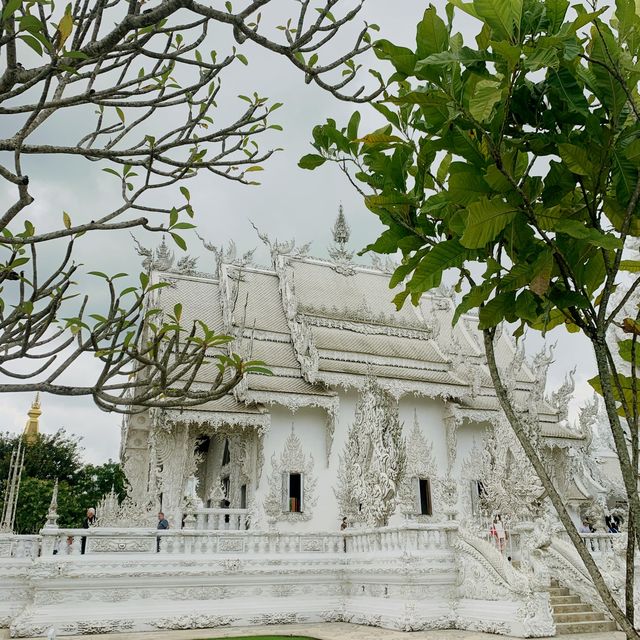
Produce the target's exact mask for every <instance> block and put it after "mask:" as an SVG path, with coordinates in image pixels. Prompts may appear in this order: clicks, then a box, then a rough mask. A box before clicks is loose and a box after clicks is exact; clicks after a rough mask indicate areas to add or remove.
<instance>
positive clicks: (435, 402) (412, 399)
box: [399, 396, 447, 475]
mask: <svg viewBox="0 0 640 640" xmlns="http://www.w3.org/2000/svg"><path fill="white" fill-rule="evenodd" d="M399 409H400V422H402V423H403V432H404V436H405V438H407V437H408V436H409V434H410V433H411V429H413V421H414V415H415V417H417V419H418V424H419V425H420V429H421V432H422V434H423V435H424V437H425V438H426V439H427V441H428V442H429V443H430V444H431V445H432V446H433V457H434V460H435V463H436V469H437V472H438V474H439V475H445V474H446V473H447V436H446V429H445V423H444V414H445V409H446V406H445V403H444V402H443V401H442V400H439V399H432V398H424V397H421V396H404V397H403V398H401V399H400V406H399ZM414 411H415V414H414Z"/></svg>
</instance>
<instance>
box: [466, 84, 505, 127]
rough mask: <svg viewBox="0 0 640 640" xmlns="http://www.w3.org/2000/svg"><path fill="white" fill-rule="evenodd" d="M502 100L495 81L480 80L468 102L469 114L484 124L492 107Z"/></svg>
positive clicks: (499, 89) (498, 85)
mask: <svg viewBox="0 0 640 640" xmlns="http://www.w3.org/2000/svg"><path fill="white" fill-rule="evenodd" d="M501 98H502V88H501V86H500V83H499V82H496V81H495V80H480V81H479V82H478V83H477V84H476V86H475V88H474V90H473V95H472V96H471V99H470V100H469V113H470V114H471V115H472V116H473V117H474V118H475V119H476V120H478V121H480V122H486V121H487V120H488V119H489V117H490V116H491V112H492V111H493V107H494V106H495V105H496V103H498V102H500V99H501Z"/></svg>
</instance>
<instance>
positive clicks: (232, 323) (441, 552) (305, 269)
mask: <svg viewBox="0 0 640 640" xmlns="http://www.w3.org/2000/svg"><path fill="white" fill-rule="evenodd" d="M332 233H333V244H332V245H331V246H330V247H329V251H328V255H329V257H328V258H314V257H311V256H310V255H309V246H308V245H304V246H302V247H300V246H297V245H296V243H295V242H293V241H290V242H279V241H276V240H272V239H270V238H269V237H268V236H267V235H264V234H262V233H259V237H260V238H261V240H262V241H263V242H264V243H265V245H266V246H267V248H268V249H269V253H270V264H269V265H268V266H266V267H260V266H255V265H254V264H253V252H251V251H250V252H247V253H245V254H244V255H240V254H239V252H238V251H237V249H236V247H235V245H233V244H232V245H231V246H230V247H229V248H228V249H226V250H222V249H219V248H216V247H213V246H211V245H207V244H206V243H205V246H206V247H207V248H208V249H210V250H211V251H212V252H213V253H214V255H215V267H214V269H213V273H210V274H207V273H201V272H199V271H198V270H197V265H196V261H195V260H194V259H192V258H189V257H186V258H183V259H181V260H180V261H179V262H177V263H176V261H175V257H174V256H173V254H172V252H171V251H170V250H169V249H168V247H167V245H166V243H165V242H164V241H163V242H162V244H161V245H160V246H159V247H158V248H157V249H155V250H147V249H144V248H143V247H141V246H139V247H138V249H139V253H140V254H141V255H143V257H144V267H145V268H146V269H147V270H148V272H149V274H150V276H151V279H152V281H153V282H166V283H169V285H168V286H164V287H162V288H159V289H157V290H156V292H155V295H156V298H155V299H154V300H153V301H152V302H151V304H152V305H153V307H152V308H159V309H161V310H164V312H165V313H166V314H168V313H172V312H173V310H174V307H175V305H177V304H181V305H182V318H181V322H182V323H183V325H184V326H185V327H190V326H191V324H192V323H193V322H194V321H195V320H200V321H202V322H204V323H205V324H206V325H207V326H208V327H209V328H210V329H213V330H215V331H216V332H218V333H220V334H222V335H227V336H231V337H232V338H233V340H232V341H231V342H230V343H228V348H229V350H230V352H231V353H237V354H239V355H240V356H242V357H243V358H244V359H245V360H260V361H264V362H265V363H266V366H267V367H268V368H269V370H270V372H271V375H265V374H263V373H258V372H255V373H250V374H249V375H247V376H246V377H245V378H244V379H243V380H242V381H241V383H240V384H239V385H238V386H236V387H235V388H234V389H233V391H232V392H231V393H229V394H228V395H226V396H224V397H222V398H220V399H218V400H216V401H212V402H209V403H207V404H205V405H202V406H198V407H194V408H183V409H181V410H177V409H176V410H160V409H153V410H143V409H142V408H141V407H135V406H134V407H133V408H134V410H135V412H134V413H133V414H132V415H130V416H129V417H128V418H127V419H125V421H124V422H123V424H122V449H121V456H122V462H123V466H124V471H125V473H126V476H127V478H128V481H129V495H128V497H127V498H126V499H125V500H124V501H123V502H122V503H119V502H118V499H117V496H116V495H115V493H114V492H113V491H112V492H111V493H110V494H108V495H107V496H105V498H104V499H103V500H102V501H101V502H100V503H99V504H98V505H96V507H97V509H96V511H97V513H96V515H97V523H96V526H94V527H91V528H89V529H79V530H74V529H61V528H59V527H58V525H57V493H56V491H55V490H54V492H53V495H52V498H51V506H50V509H49V512H48V514H47V521H46V524H45V523H43V524H44V526H43V528H42V530H41V531H40V534H39V535H37V536H15V535H12V534H6V535H0V572H2V576H3V580H2V581H0V626H2V625H4V626H7V627H10V632H11V635H12V637H32V636H36V635H40V636H42V635H46V633H47V632H48V631H49V632H50V630H51V629H52V628H53V629H54V631H57V632H59V633H61V634H70V635H73V634H87V633H106V632H132V631H154V632H157V631H162V630H166V629H194V628H217V627H227V626H232V625H233V626H245V625H284V624H286V625H290V624H295V625H296V626H295V627H290V626H286V627H284V628H282V627H280V628H277V629H276V630H275V631H274V632H275V633H276V634H277V633H283V634H285V635H290V634H291V633H294V634H296V635H301V636H305V635H314V633H313V631H312V629H309V628H308V627H304V626H297V625H306V624H318V623H333V622H350V623H357V624H364V625H370V626H378V627H385V628H390V629H399V630H404V631H417V630H426V629H466V630H473V631H485V632H490V633H496V634H503V635H507V636H511V637H513V636H516V637H548V636H551V635H554V634H555V633H575V634H576V637H582V636H581V635H580V634H583V633H587V632H590V631H611V630H613V629H615V628H616V625H615V623H614V622H613V621H612V620H611V618H610V616H609V614H608V610H607V608H606V607H605V606H604V605H603V603H602V600H600V598H599V596H598V594H597V592H596V589H595V587H594V584H593V582H592V581H591V578H590V577H589V574H588V572H587V571H586V570H585V567H584V565H583V563H582V560H581V559H580V557H579V556H578V554H577V552H576V551H575V549H574V547H573V546H571V545H570V544H568V543H567V540H566V534H567V532H566V530H565V529H564V528H563V527H562V525H561V524H560V523H559V521H558V519H557V516H556V515H555V512H554V511H553V509H551V508H550V506H549V503H548V500H546V498H545V495H544V492H543V490H542V487H541V485H540V483H539V481H538V480H537V476H536V474H535V473H534V472H533V469H532V468H531V466H530V464H529V462H528V460H527V459H526V457H525V456H524V453H523V451H522V449H521V447H520V445H519V443H518V442H517V441H516V439H515V436H514V434H513V432H512V430H511V427H510V426H509V425H508V423H507V422H506V419H505V416H504V414H503V412H502V411H501V409H500V407H499V403H498V400H497V398H496V395H495V392H494V389H493V386H492V384H491V379H490V376H489V371H488V368H487V365H486V361H485V357H484V350H483V344H482V340H481V333H480V332H479V330H478V326H477V325H478V318H477V316H475V315H474V314H471V313H467V314H462V315H461V316H460V318H459V319H458V320H457V322H456V323H454V322H453V319H454V314H455V307H456V302H455V296H454V293H453V292H452V291H450V290H448V289H446V288H444V287H443V288H440V289H439V290H437V291H435V292H432V293H430V294H428V295H424V296H423V297H422V298H421V300H420V301H419V304H418V305H417V306H412V305H410V304H406V305H405V306H404V307H403V308H402V309H400V310H397V309H396V308H395V306H394V305H393V303H392V298H393V292H392V290H390V288H389V284H390V280H391V274H392V272H393V271H394V268H395V265H394V264H392V263H391V262H390V261H387V260H384V261H383V260H382V259H380V258H377V257H376V258H374V260H373V264H372V266H363V265H359V264H355V263H354V261H353V252H352V251H351V250H350V248H349V235H350V232H349V226H348V223H347V220H346V218H345V215H344V213H343V212H342V210H340V212H339V215H338V218H337V220H336V222H335V224H334V226H333V230H332ZM496 352H497V358H498V362H499V367H500V370H501V374H502V379H503V381H504V384H505V386H506V387H507V390H508V393H509V394H510V396H511V398H512V399H513V401H514V403H515V407H516V410H517V411H518V412H519V413H520V415H521V417H522V418H523V420H524V421H525V423H526V425H527V428H528V429H530V430H531V437H532V438H534V439H535V441H536V445H537V447H538V449H539V451H540V452H541V453H542V457H543V460H544V463H545V464H546V466H547V470H548V471H549V473H550V474H551V477H552V478H553V480H554V484H555V486H556V487H557V488H558V491H559V492H560V494H561V496H562V497H563V499H564V501H565V503H566V504H567V505H568V508H569V511H570V514H571V516H572V517H573V518H574V520H575V522H576V523H581V522H582V520H586V521H588V522H591V523H594V524H595V525H597V527H598V531H597V532H596V533H591V532H584V531H583V532H581V533H580V535H581V536H582V539H583V540H584V541H585V544H586V545H588V547H587V548H588V550H589V552H591V553H592V557H593V558H594V560H595V561H596V563H597V565H598V567H599V568H600V569H601V570H602V572H603V574H604V575H605V576H606V581H607V584H608V585H609V586H610V589H611V592H612V594H613V597H614V598H615V599H616V600H617V601H618V603H620V604H621V605H624V599H625V564H624V562H625V540H626V534H625V533H609V532H607V531H606V530H604V529H603V523H604V517H605V515H608V516H609V517H610V518H611V517H612V514H614V513H618V514H623V513H624V511H623V508H624V502H623V497H624V496H623V491H622V490H621V487H620V482H619V478H618V479H616V478H615V477H613V476H612V474H610V473H608V472H607V470H608V469H610V468H612V467H614V466H615V455H614V454H613V453H612V451H611V449H612V447H611V442H610V439H608V438H607V435H606V433H607V432H606V429H602V428H601V426H602V423H603V419H602V417H601V416H600V411H601V407H600V406H599V403H598V401H597V399H596V398H594V399H593V400H592V401H591V402H589V403H587V404H586V405H585V406H584V407H582V409H581V410H580V413H579V417H578V418H577V419H576V420H571V419H570V417H569V408H568V407H569V401H570V398H571V396H572V393H573V390H574V380H573V372H569V373H568V375H567V377H566V379H565V381H564V383H563V384H562V385H561V387H560V388H559V389H557V390H554V391H552V392H551V393H549V392H547V391H546V390H545V386H546V377H547V371H548V368H549V366H550V364H551V362H552V361H553V347H549V348H545V349H543V350H542V351H541V352H540V353H538V354H537V355H536V356H535V357H534V358H532V359H531V358H528V357H527V356H526V355H525V352H524V348H523V346H522V344H520V345H516V344H515V342H514V341H513V340H512V338H511V336H510V335H509V333H508V331H506V330H504V331H503V332H502V334H501V335H500V336H499V337H498V338H497V344H496ZM217 372H218V369H217V368H216V363H215V360H214V359H213V358H212V361H211V362H210V363H207V364H205V365H204V366H202V367H201V369H200V370H199V374H198V378H197V380H196V385H197V386H198V388H201V389H207V388H209V387H210V386H211V384H212V381H214V380H215V377H216V375H217ZM36 405H37V403H36V404H34V407H33V408H32V411H31V412H30V418H31V419H32V420H35V424H36V425H37V416H38V411H39V407H38V406H36ZM30 424H32V423H30ZM30 429H31V430H30ZM32 431H33V428H28V429H27V434H26V437H32V435H31V433H32ZM616 509H617V510H618V511H617V512H616V511H615V510H616ZM159 511H162V512H163V513H164V517H166V518H167V519H168V521H169V529H162V530H158V529H156V526H157V525H158V523H159V518H162V517H163V516H162V515H161V514H159V513H158V512H159ZM636 575H640V572H637V573H636ZM637 587H638V585H636V588H637ZM636 593H638V590H637V591H636ZM568 603H569V610H567V608H566V607H567V604H568ZM636 610H640V602H639V603H637V606H636ZM261 631H263V630H261ZM307 631H308V632H307ZM363 637H364V636H363Z"/></svg>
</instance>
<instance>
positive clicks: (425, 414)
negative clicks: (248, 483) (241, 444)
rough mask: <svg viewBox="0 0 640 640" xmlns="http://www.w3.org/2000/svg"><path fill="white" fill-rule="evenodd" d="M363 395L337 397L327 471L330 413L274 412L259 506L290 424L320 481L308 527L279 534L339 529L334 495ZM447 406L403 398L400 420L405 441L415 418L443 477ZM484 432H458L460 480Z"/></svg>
mask: <svg viewBox="0 0 640 640" xmlns="http://www.w3.org/2000/svg"><path fill="white" fill-rule="evenodd" d="M358 397H359V393H358V392H357V391H355V390H346V391H345V390H341V391H340V392H339V400H340V403H339V409H338V416H337V420H336V426H335V432H334V438H333V446H332V448H331V456H330V459H329V465H328V466H327V450H326V428H327V412H326V411H325V410H324V409H319V408H311V407H304V408H301V409H298V410H297V411H296V412H295V413H292V412H291V411H290V410H289V409H286V408H284V407H281V406H273V407H271V409H270V411H271V429H270V431H269V433H268V434H267V435H266V436H265V439H264V458H265V461H264V467H263V470H262V476H261V478H260V482H259V488H258V490H257V492H256V503H257V505H258V506H259V509H260V511H262V506H263V504H264V500H265V499H266V497H267V495H268V492H269V482H268V478H269V475H270V474H271V472H272V464H271V457H272V455H273V454H275V455H276V457H277V458H279V456H280V454H281V452H282V451H283V449H284V447H285V442H286V439H287V437H288V436H289V434H290V433H291V427H292V424H293V426H294V429H295V432H296V434H297V435H298V437H299V438H300V440H301V442H302V448H303V451H304V453H305V454H306V455H309V454H311V455H313V460H314V475H315V478H316V480H317V484H316V495H317V498H318V500H317V504H316V506H315V507H313V508H312V518H311V519H310V520H308V521H306V522H295V523H294V522H285V521H283V522H280V523H278V525H277V528H278V529H279V530H281V531H286V530H289V531H292V530H296V531H335V530H337V529H339V527H340V519H341V514H340V513H339V512H338V505H337V500H336V498H335V495H334V488H335V486H336V479H337V476H338V467H339V456H340V455H341V454H342V452H343V450H344V446H345V442H346V437H347V433H348V431H349V428H350V426H351V424H352V423H353V421H354V419H355V410H356V404H357V401H358ZM445 409H446V406H445V403H444V402H443V401H442V400H439V399H431V398H425V397H421V396H411V395H407V396H404V397H403V398H402V399H401V400H400V403H399V412H400V421H401V422H402V423H403V430H404V435H405V437H408V436H409V434H410V432H411V429H412V428H413V423H414V415H415V416H416V417H417V420H418V423H419V425H420V428H421V430H422V433H423V435H424V436H425V438H426V439H427V440H428V442H429V443H431V445H432V447H433V455H434V459H435V462H436V468H437V472H438V474H439V475H445V474H446V472H447V465H448V459H447V441H446V429H445V422H444V413H445ZM483 434H484V427H483V426H480V425H467V424H465V425H463V426H462V427H461V429H460V433H459V443H458V447H459V454H458V459H457V462H456V475H458V476H459V469H460V461H461V459H462V458H463V457H464V456H465V455H466V454H467V453H468V451H470V450H471V447H472V446H473V438H474V437H475V438H476V440H481V439H482V437H483ZM261 518H262V520H261V522H260V526H261V527H266V521H265V519H264V514H263V513H262V515H261Z"/></svg>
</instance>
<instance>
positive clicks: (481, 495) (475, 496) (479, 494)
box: [471, 480, 487, 516]
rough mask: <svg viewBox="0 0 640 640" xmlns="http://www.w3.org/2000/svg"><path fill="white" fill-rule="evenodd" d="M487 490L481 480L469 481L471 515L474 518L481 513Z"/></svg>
mask: <svg viewBox="0 0 640 640" xmlns="http://www.w3.org/2000/svg"><path fill="white" fill-rule="evenodd" d="M486 496H487V490H486V489H485V486H484V483H483V482H482V480H472V481H471V513H472V515H474V516H476V515H479V514H480V512H481V511H482V506H483V502H484V500H485V499H486Z"/></svg>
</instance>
